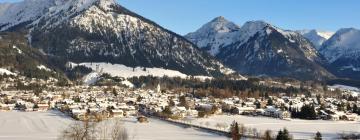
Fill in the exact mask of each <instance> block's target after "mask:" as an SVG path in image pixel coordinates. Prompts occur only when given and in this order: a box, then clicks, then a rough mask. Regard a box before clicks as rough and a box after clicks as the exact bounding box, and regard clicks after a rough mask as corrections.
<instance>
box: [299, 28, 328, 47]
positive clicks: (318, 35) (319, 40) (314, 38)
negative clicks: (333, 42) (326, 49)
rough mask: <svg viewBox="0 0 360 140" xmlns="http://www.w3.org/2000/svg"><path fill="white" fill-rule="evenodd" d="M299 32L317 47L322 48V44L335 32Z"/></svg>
mask: <svg viewBox="0 0 360 140" xmlns="http://www.w3.org/2000/svg"><path fill="white" fill-rule="evenodd" d="M298 32H299V33H300V34H301V35H303V36H304V37H305V38H306V39H308V40H309V41H310V42H311V43H313V45H314V46H315V48H316V49H320V47H321V45H322V44H323V43H324V42H325V41H326V40H328V39H329V38H330V37H331V36H332V35H333V34H334V33H333V32H323V31H317V30H301V31H298Z"/></svg>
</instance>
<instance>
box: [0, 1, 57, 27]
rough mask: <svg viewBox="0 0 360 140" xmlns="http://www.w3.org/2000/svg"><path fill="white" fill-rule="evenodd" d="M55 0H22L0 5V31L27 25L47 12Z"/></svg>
mask: <svg viewBox="0 0 360 140" xmlns="http://www.w3.org/2000/svg"><path fill="white" fill-rule="evenodd" d="M54 5H55V0H24V1H23V2H18V3H5V4H0V31H4V30H14V29H15V28H16V27H21V26H22V25H26V24H29V23H31V22H33V21H34V20H36V19H38V18H39V17H40V16H41V15H43V14H45V13H46V12H48V11H49V8H50V7H51V6H54Z"/></svg>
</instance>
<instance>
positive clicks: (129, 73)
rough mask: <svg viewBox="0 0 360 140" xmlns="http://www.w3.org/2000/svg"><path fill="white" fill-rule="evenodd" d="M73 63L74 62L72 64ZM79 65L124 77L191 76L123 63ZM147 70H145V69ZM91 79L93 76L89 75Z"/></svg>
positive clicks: (174, 71)
mask: <svg viewBox="0 0 360 140" xmlns="http://www.w3.org/2000/svg"><path fill="white" fill-rule="evenodd" d="M72 65H73V64H72ZM78 65H81V66H85V67H88V68H91V69H93V70H96V69H97V67H98V69H102V73H108V74H110V75H112V76H118V77H123V78H130V77H139V76H148V75H152V76H155V77H163V76H168V77H181V78H188V77H189V76H188V75H186V74H183V73H181V72H179V71H176V70H169V69H163V68H144V67H135V68H132V67H127V66H125V65H122V64H110V63H80V64H78ZM144 70H145V71H144ZM198 77H200V78H201V77H204V76H198ZM89 79H91V76H90V77H89Z"/></svg>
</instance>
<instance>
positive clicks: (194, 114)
mask: <svg viewBox="0 0 360 140" xmlns="http://www.w3.org/2000/svg"><path fill="white" fill-rule="evenodd" d="M186 115H187V116H191V117H198V115H199V112H198V111H197V110H193V109H189V110H187V112H186Z"/></svg>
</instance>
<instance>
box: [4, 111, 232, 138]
mask: <svg viewBox="0 0 360 140" xmlns="http://www.w3.org/2000/svg"><path fill="white" fill-rule="evenodd" d="M149 121H150V122H149V123H146V124H141V123H137V121H136V118H134V117H130V118H124V120H123V122H124V125H125V128H126V129H127V131H128V133H129V137H130V139H133V140H168V139H172V140H203V139H206V140H226V139H227V138H226V137H223V136H218V135H215V134H211V133H207V132H202V131H198V130H195V129H192V128H183V127H180V126H176V125H173V124H169V123H167V122H163V121H160V120H154V119H149ZM72 122H74V120H73V119H71V118H69V117H67V116H65V115H64V114H62V113H61V112H57V111H48V112H0V124H1V125H0V139H6V140H25V139H26V140H49V139H54V140H55V139H57V137H58V136H59V135H60V133H61V131H62V130H64V129H65V128H67V127H68V126H69V124H71V123H72ZM106 123H107V122H103V124H105V125H106Z"/></svg>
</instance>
